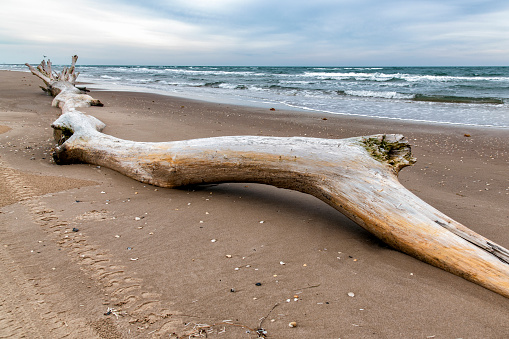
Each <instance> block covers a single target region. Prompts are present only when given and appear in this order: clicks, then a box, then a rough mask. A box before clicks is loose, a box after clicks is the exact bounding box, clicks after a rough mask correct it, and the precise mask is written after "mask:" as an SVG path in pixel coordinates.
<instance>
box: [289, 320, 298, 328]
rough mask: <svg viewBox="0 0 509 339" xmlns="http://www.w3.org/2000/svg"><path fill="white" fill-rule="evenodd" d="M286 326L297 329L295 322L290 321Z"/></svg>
mask: <svg viewBox="0 0 509 339" xmlns="http://www.w3.org/2000/svg"><path fill="white" fill-rule="evenodd" d="M288 326H290V327H297V322H295V321H292V322H291V323H289V324H288Z"/></svg>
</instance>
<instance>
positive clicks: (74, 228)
mask: <svg viewBox="0 0 509 339" xmlns="http://www.w3.org/2000/svg"><path fill="white" fill-rule="evenodd" d="M72 231H73V232H79V231H80V230H79V229H78V228H76V227H73V228H72Z"/></svg>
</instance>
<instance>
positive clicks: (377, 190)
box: [52, 87, 509, 297]
mask: <svg viewBox="0 0 509 339" xmlns="http://www.w3.org/2000/svg"><path fill="white" fill-rule="evenodd" d="M67 88H68V87H64V88H63V89H62V90H61V92H60V93H59V94H58V95H57V97H56V98H55V100H57V98H58V100H57V102H58V106H59V107H61V108H62V115H61V116H60V117H59V118H58V119H57V120H56V121H55V122H54V123H53V124H52V127H53V128H54V129H55V131H57V132H58V131H60V134H59V135H57V137H58V141H59V146H58V147H57V148H56V151H55V154H54V158H55V161H56V162H57V163H59V164H68V163H73V162H84V163H90V164H95V165H100V166H105V167H108V168H111V169H114V170H116V171H118V172H120V173H122V174H125V175H127V176H129V177H131V178H133V179H135V180H138V181H141V182H145V183H149V184H153V185H157V186H162V187H178V186H183V185H193V184H206V183H220V182H256V183H263V184H269V185H273V186H277V187H282V188H288V189H293V190H297V191H301V192H304V193H308V194H311V195H313V196H315V197H317V198H318V199H320V200H322V201H324V202H326V203H327V204H329V205H330V206H332V207H334V208H335V209H336V210H338V211H340V212H341V213H343V214H345V215H346V216H347V217H349V218H350V219H351V220H353V221H355V222H356V223H357V224H359V225H360V226H362V227H364V228H365V229H366V230H368V231H369V232H371V233H373V234H374V235H376V236H377V237H378V238H380V239H382V240H383V241H384V242H386V243H387V244H389V245H391V246H392V247H394V248H396V249H398V250H400V251H402V252H404V253H407V254H409V255H412V256H414V257H416V258H418V259H420V260H422V261H425V262H427V263H430V264H432V265H434V266H437V267H440V268H442V269H444V270H447V271H449V272H452V273H454V274H456V275H459V276H461V277H463V278H465V279H468V280H470V281H473V282H475V283H477V284H479V285H481V286H484V287H486V288H488V289H490V290H492V291H495V292H497V293H500V294H501V295H504V296H506V297H509V264H508V262H509V251H508V250H507V249H505V248H503V247H502V246H500V245H497V244H495V243H493V242H492V241H490V240H488V239H486V238H484V237H482V236H481V235H479V234H477V233H475V232H473V231H472V230H470V229H468V228H467V227H465V226H463V225H462V224H460V223H458V222H456V221H454V220H452V219H451V218H449V217H447V216H446V215H444V214H443V213H441V212H440V211H438V210H436V209H435V208H433V207H432V206H430V205H428V204H427V203H426V202H424V201H423V200H421V199H420V198H418V197H417V196H415V195H414V194H413V193H411V192H410V191H409V190H407V189H406V188H405V187H404V186H403V185H401V184H400V183H399V181H398V178H397V174H398V172H399V171H400V170H401V169H402V168H403V167H405V166H409V165H412V164H413V163H414V162H415V159H414V158H413V157H412V155H411V150H410V146H409V144H408V142H407V141H406V140H405V138H404V137H403V136H401V135H397V134H390V135H373V136H367V137H356V138H348V139H339V140H338V139H319V138H303V137H293V138H278V137H261V136H225V137H216V138H205V139H193V140H183V141H173V142H158V143H151V142H136V141H131V140H123V139H119V138H115V137H113V136H110V135H107V134H104V133H101V130H102V129H103V128H104V124H103V123H102V122H101V121H99V120H98V119H96V118H94V117H92V116H88V115H85V114H83V113H82V112H80V111H78V110H76V108H77V107H83V105H90V104H92V103H93V100H94V99H93V98H92V97H90V96H88V95H87V96H83V94H79V93H77V92H76V91H74V90H72V88H71V87H69V90H68V89H67ZM59 97H60V98H59ZM55 100H54V104H55ZM57 134H58V133H57Z"/></svg>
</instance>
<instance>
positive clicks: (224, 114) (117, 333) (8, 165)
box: [0, 71, 509, 339]
mask: <svg viewBox="0 0 509 339" xmlns="http://www.w3.org/2000/svg"><path fill="white" fill-rule="evenodd" d="M0 79H1V81H0V167H1V171H0V251H1V252H0V272H2V273H0V286H1V287H0V291H1V292H0V338H11V337H12V338H22V337H26V338H61V337H67V338H169V337H172V338H177V337H179V338H180V337H181V338H188V337H189V336H191V335H195V336H196V337H200V336H201V337H206V336H207V337H208V338H257V337H259V336H261V335H266V337H267V338H331V339H332V338H336V339H337V338H341V339H345V338H391V339H392V338H465V339H466V338H506V337H507V336H508V333H509V324H508V323H507V319H509V300H508V299H507V298H505V297H502V296H500V295H498V294H495V293H494V292H491V291H489V290H487V289H484V288H483V287H480V286H478V285H475V284H473V283H471V282H468V281H467V280H464V279H462V278H459V277H457V276H454V275H452V274H450V273H447V272H445V271H442V270H440V269H438V268H435V267H432V266H430V265H428V264H425V263H423V262H420V261H418V260H416V259H414V258H412V257H410V256H408V255H405V254H402V253H400V252H398V251H395V250H393V249H391V248H390V247H388V246H386V245H385V244H384V243H382V242H381V241H379V240H378V239H376V238H375V237H374V236H372V235H371V234H369V233H368V232H366V231H364V230H363V229H362V228H360V227H359V226H357V225H356V224H354V223H353V222H351V221H349V220H348V219H346V218H345V217H344V216H342V215H341V214H340V213H339V212H337V211H336V210H334V209H332V208H331V207H329V206H327V205H326V204H324V203H323V202H321V201H319V200H317V199H316V198H314V197H311V196H308V195H305V194H302V193H298V192H294V191H288V190H284V189H278V188H274V187H269V186H264V185H257V184H220V185H207V186H199V187H191V188H185V189H165V188H158V187H155V186H151V185H147V184H142V183H139V182H136V181H134V180H132V179H129V178H127V177H125V176H123V175H120V174H118V173H117V172H114V171H112V170H109V169H107V168H101V167H97V166H93V165H88V164H76V165H67V166H58V165H56V164H54V163H53V161H52V157H51V152H52V148H53V147H54V141H53V132H52V128H51V127H50V125H51V123H52V122H53V121H54V120H55V119H56V118H57V117H58V114H59V113H60V110H59V109H57V108H54V107H51V100H52V98H51V97H49V96H47V95H45V94H44V93H43V91H41V90H40V89H39V88H38V86H39V85H42V82H41V81H40V80H39V79H37V78H35V77H34V76H32V75H30V74H29V73H23V72H8V71H0ZM87 86H91V85H87ZM91 89H92V92H91V95H92V96H93V97H94V98H96V99H100V100H101V102H103V103H104V104H105V106H104V107H90V108H86V109H83V111H85V112H86V113H88V114H92V115H94V116H95V117H97V118H99V119H100V120H101V121H103V122H104V123H106V125H107V127H106V129H105V130H104V133H107V134H111V135H114V136H116V137H119V138H124V139H130V140H136V141H171V140H183V139H191V138H198V137H200V138H201V137H212V136H223V135H264V136H309V137H320V138H346V137H353V136H361V135H371V134H379V133H400V134H403V135H405V136H406V137H407V138H408V139H409V140H410V142H411V144H412V150H413V154H414V156H415V157H416V158H417V160H418V161H417V163H416V164H415V165H414V166H412V167H409V168H405V169H403V170H402V172H401V173H400V181H401V182H402V183H403V184H404V185H405V186H406V187H407V188H408V189H409V190H411V191H412V192H413V193H415V194H416V195H417V196H419V197H421V198H422V199H423V200H425V201H426V202H428V203H429V204H431V205H432V206H434V207H436V208H437V209H439V210H440V211H442V212H444V213H445V214H447V215H449V216H450V217H452V218H453V219H455V220H457V221H459V222H461V223H463V224H464V225H465V226H467V227H469V228H471V229H472V230H474V231H475V232H477V233H480V234H482V235H483V236H485V237H487V238H489V239H492V240H493V241H495V242H497V243H499V244H500V245H502V246H505V247H509V208H508V206H509V172H508V168H509V131H508V130H507V129H496V128H474V127H470V126H468V127H467V126H451V125H438V124H424V123H410V122H404V121H397V120H384V119H368V118H352V117H348V116H339V115H331V114H325V113H319V112H314V113H308V112H300V111H282V110H276V111H271V110H269V109H267V108H256V107H247V106H246V107H244V106H232V105H228V104H218V103H207V102H202V101H193V100H189V99H183V98H178V97H172V96H162V95H155V94H147V93H130V92H114V91H94V90H93V86H91ZM349 294H350V295H349ZM352 295H353V296H352ZM290 322H296V324H297V326H296V327H290V326H289V323H290ZM260 328H262V329H264V330H265V331H266V332H263V333H262V332H260V333H258V332H257V330H258V329H260Z"/></svg>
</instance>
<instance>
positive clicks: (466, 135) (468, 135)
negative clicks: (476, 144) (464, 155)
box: [463, 133, 471, 138]
mask: <svg viewBox="0 0 509 339" xmlns="http://www.w3.org/2000/svg"><path fill="white" fill-rule="evenodd" d="M463 136H465V137H467V138H470V137H471V135H470V134H467V133H465V134H463Z"/></svg>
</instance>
